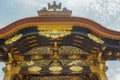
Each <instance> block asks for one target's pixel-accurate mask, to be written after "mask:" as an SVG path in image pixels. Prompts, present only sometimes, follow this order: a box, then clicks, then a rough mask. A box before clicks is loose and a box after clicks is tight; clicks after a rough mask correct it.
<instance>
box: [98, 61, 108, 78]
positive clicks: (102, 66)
mask: <svg viewBox="0 0 120 80" xmlns="http://www.w3.org/2000/svg"><path fill="white" fill-rule="evenodd" d="M105 67H106V65H105V62H103V63H102V62H101V63H99V70H100V71H99V76H100V79H101V80H108V78H107V76H106V69H105Z"/></svg>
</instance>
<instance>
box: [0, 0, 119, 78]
mask: <svg viewBox="0 0 120 80" xmlns="http://www.w3.org/2000/svg"><path fill="white" fill-rule="evenodd" d="M71 14H72V11H70V10H68V9H67V8H65V7H64V8H61V3H59V4H58V5H57V4H56V2H55V1H54V2H53V4H52V5H51V4H50V3H48V8H46V7H44V8H43V9H41V10H39V11H38V15H39V16H38V17H30V18H25V19H21V20H18V21H16V22H14V23H12V24H10V25H8V26H6V27H5V28H3V29H1V30H0V61H1V62H4V63H5V64H6V66H5V67H4V68H3V71H4V73H5V75H4V80H108V79H107V76H106V74H105V72H106V70H107V67H106V62H107V61H108V60H120V32H117V31H112V30H109V29H106V28H104V27H103V26H101V25H99V24H98V23H96V22H94V21H91V20H89V19H85V18H81V17H71Z"/></svg>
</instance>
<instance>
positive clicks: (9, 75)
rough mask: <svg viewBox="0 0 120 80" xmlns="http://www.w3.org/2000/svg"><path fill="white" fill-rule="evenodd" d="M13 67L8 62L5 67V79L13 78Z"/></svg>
mask: <svg viewBox="0 0 120 80" xmlns="http://www.w3.org/2000/svg"><path fill="white" fill-rule="evenodd" d="M11 68H12V65H11V63H6V67H5V69H6V72H5V75H4V78H3V80H11V77H12V73H11Z"/></svg>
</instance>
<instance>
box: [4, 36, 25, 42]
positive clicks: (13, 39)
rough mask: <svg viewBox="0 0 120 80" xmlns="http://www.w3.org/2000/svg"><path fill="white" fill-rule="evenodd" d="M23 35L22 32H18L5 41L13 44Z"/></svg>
mask: <svg viewBox="0 0 120 80" xmlns="http://www.w3.org/2000/svg"><path fill="white" fill-rule="evenodd" d="M22 36H23V35H22V34H18V35H16V36H14V37H12V38H9V39H8V40H6V41H5V44H12V43H14V42H16V41H17V40H19V39H20V38H21V37H22Z"/></svg>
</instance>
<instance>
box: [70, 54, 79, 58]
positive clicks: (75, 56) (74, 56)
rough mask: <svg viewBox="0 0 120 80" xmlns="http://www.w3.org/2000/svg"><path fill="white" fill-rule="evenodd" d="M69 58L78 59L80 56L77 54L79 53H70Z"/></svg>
mask: <svg viewBox="0 0 120 80" xmlns="http://www.w3.org/2000/svg"><path fill="white" fill-rule="evenodd" d="M69 58H70V59H79V58H80V56H79V55H76V54H74V55H70V56H69Z"/></svg>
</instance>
